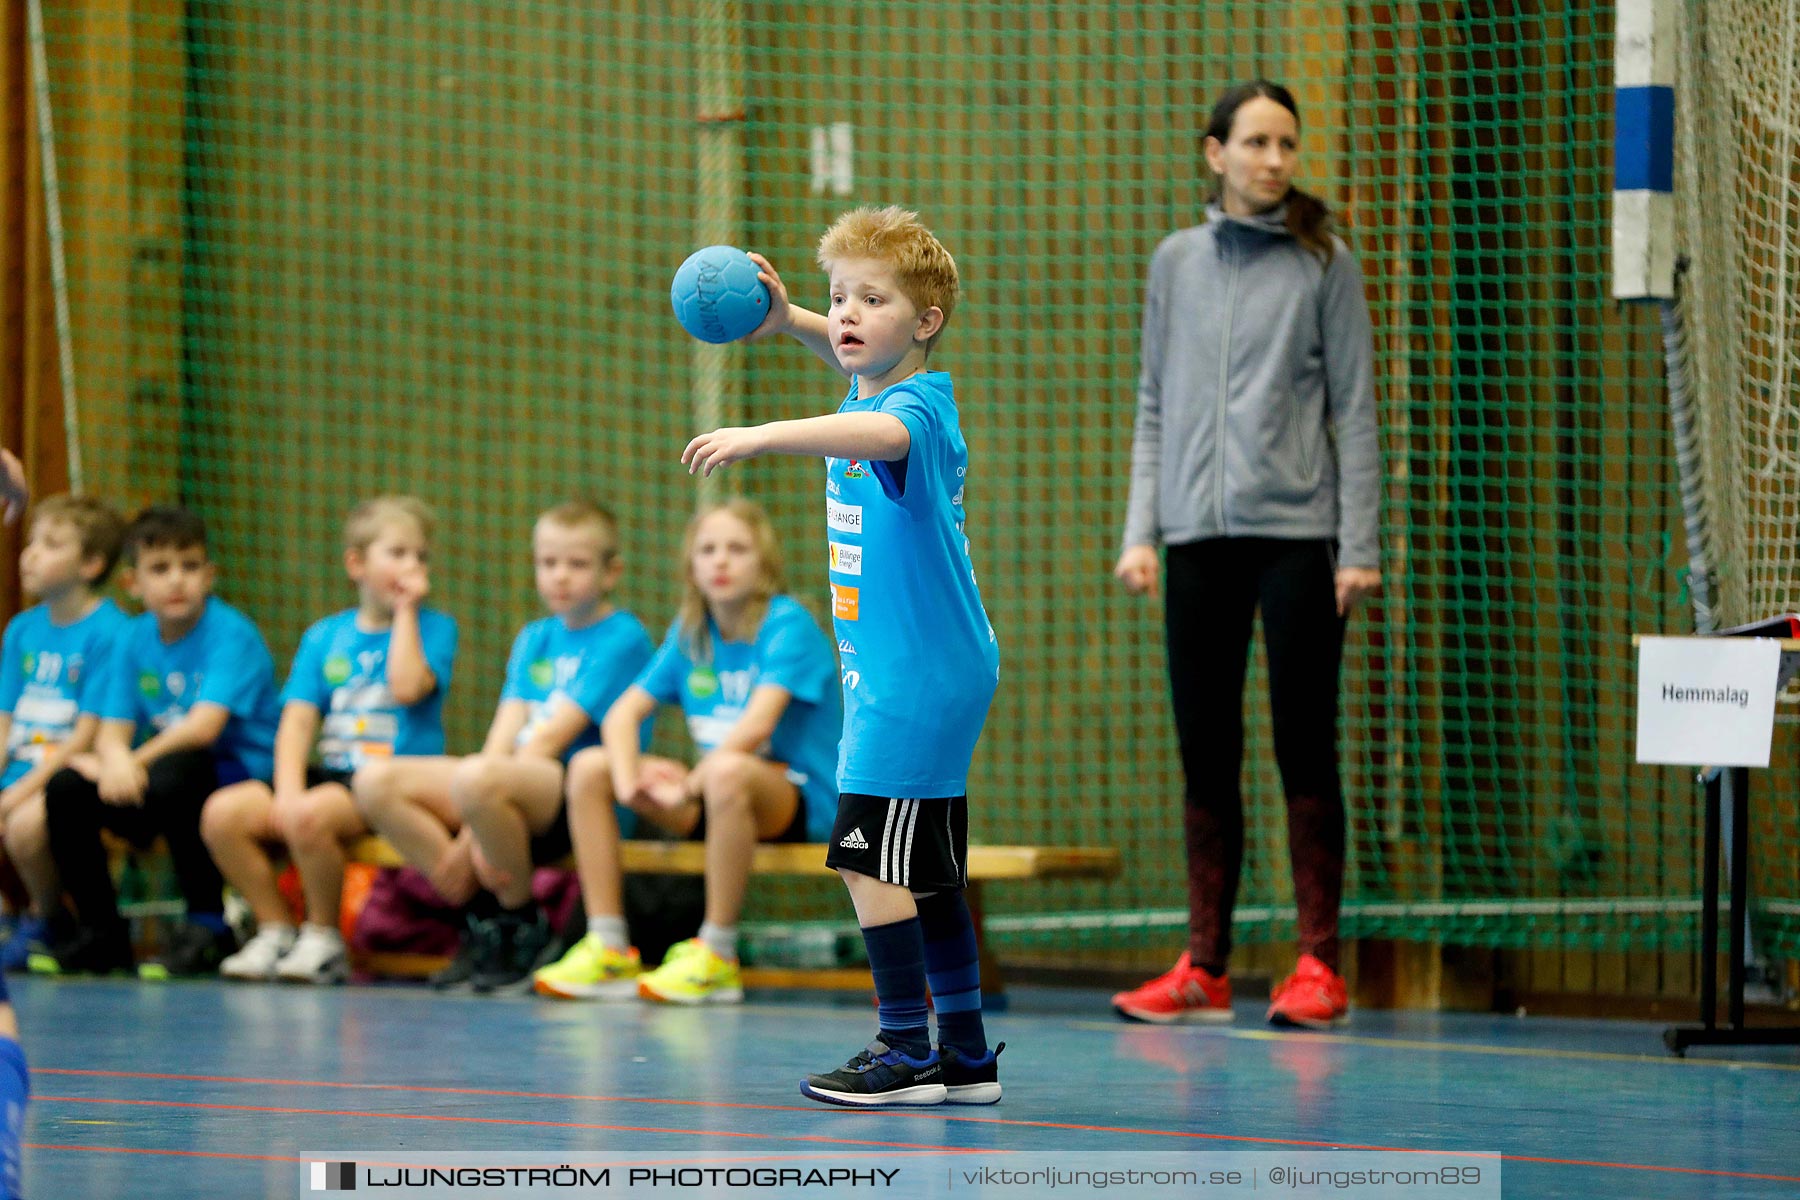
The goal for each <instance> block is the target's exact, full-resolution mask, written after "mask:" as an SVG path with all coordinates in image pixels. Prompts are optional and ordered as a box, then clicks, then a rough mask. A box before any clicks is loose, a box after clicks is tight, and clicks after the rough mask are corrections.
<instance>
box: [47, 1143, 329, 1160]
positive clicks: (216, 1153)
mask: <svg viewBox="0 0 1800 1200" xmlns="http://www.w3.org/2000/svg"><path fill="white" fill-rule="evenodd" d="M22 1145H24V1147H25V1149H27V1150H73V1151H75V1152H77V1153H80V1154H167V1155H173V1156H175V1157H178V1158H237V1159H243V1160H244V1161H245V1162H291V1163H301V1162H311V1161H312V1160H311V1159H306V1158H295V1157H294V1156H293V1155H291V1154H227V1153H225V1152H224V1151H222V1150H149V1149H145V1148H143V1147H141V1146H65V1145H63V1144H62V1143H60V1142H24V1143H22Z"/></svg>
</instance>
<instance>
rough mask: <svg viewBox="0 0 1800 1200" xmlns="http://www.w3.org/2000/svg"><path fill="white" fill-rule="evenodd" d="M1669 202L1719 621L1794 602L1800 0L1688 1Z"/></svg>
mask: <svg viewBox="0 0 1800 1200" xmlns="http://www.w3.org/2000/svg"><path fill="white" fill-rule="evenodd" d="M1676 113H1677V133H1676V137H1677V144H1676V171H1677V178H1676V188H1675V194H1676V205H1677V209H1678V212H1679V213H1680V216H1679V221H1680V224H1681V233H1682V241H1683V251H1684V252H1685V253H1686V254H1687V256H1688V258H1689V261H1690V268H1689V272H1688V275H1687V278H1686V280H1685V283H1684V307H1685V311H1686V317H1687V328H1688V337H1689V345H1690V348H1691V352H1692V363H1691V368H1692V371H1693V380H1694V389H1695V395H1696V400H1697V402H1698V406H1699V413H1700V427H1701V436H1702V439H1703V443H1704V449H1703V456H1704V463H1705V487H1706V493H1707V502H1708V510H1709V512H1708V516H1709V521H1710V525H1711V530H1712V546H1711V556H1712V560H1713V563H1714V565H1715V571H1716V573H1717V583H1716V591H1715V601H1714V602H1715V605H1716V607H1717V612H1718V617H1719V619H1720V623H1721V624H1725V625H1731V624H1737V623H1739V622H1743V621H1748V620H1752V619H1755V618H1760V617H1764V616H1769V615H1772V614H1775V613H1784V612H1795V611H1800V0H1686V4H1685V12H1684V21H1683V37H1682V46H1681V75H1680V86H1679V89H1678V93H1677V102H1676Z"/></svg>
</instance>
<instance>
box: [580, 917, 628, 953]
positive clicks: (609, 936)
mask: <svg viewBox="0 0 1800 1200" xmlns="http://www.w3.org/2000/svg"><path fill="white" fill-rule="evenodd" d="M588 933H589V934H591V935H592V936H594V937H597V938H599V939H600V944H601V945H602V946H605V947H606V948H607V949H608V950H617V951H619V952H620V953H623V952H625V951H626V950H629V949H630V948H631V939H630V937H629V935H627V934H626V932H625V918H624V917H589V918H588Z"/></svg>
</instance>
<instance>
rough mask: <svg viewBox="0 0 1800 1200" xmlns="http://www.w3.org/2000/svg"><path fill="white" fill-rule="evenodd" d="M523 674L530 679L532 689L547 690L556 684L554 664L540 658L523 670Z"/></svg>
mask: <svg viewBox="0 0 1800 1200" xmlns="http://www.w3.org/2000/svg"><path fill="white" fill-rule="evenodd" d="M525 674H526V675H527V676H528V677H529V678H530V679H531V686H532V687H535V688H545V689H548V688H549V687H550V685H552V684H554V683H555V682H556V664H555V663H553V662H551V661H550V660H549V659H547V658H540V659H538V660H537V661H536V662H534V663H532V664H531V665H530V666H528V667H526V668H525Z"/></svg>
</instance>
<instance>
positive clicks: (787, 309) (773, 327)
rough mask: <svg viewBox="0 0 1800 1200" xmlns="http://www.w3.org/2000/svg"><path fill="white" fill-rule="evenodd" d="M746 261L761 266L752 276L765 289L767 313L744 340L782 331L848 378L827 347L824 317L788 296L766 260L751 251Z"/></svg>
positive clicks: (829, 347) (828, 343)
mask: <svg viewBox="0 0 1800 1200" xmlns="http://www.w3.org/2000/svg"><path fill="white" fill-rule="evenodd" d="M750 261H751V262H753V263H755V264H756V265H757V266H759V267H761V268H762V270H761V271H760V272H758V273H757V276H756V277H757V278H758V279H760V280H762V282H763V286H764V287H766V288H768V289H769V315H768V316H766V317H764V318H763V323H762V324H761V325H758V326H757V327H756V331H755V332H754V333H752V334H751V335H750V336H749V337H748V338H747V339H746V340H747V341H752V342H756V341H761V340H762V339H763V338H766V337H774V336H775V335H776V334H778V333H785V334H787V335H788V336H789V337H791V338H793V339H794V340H795V341H797V342H799V343H800V344H801V345H802V346H805V347H806V348H807V349H808V350H811V351H812V352H813V353H814V354H816V355H818V356H819V357H820V358H821V359H823V360H824V362H825V365H826V366H828V367H830V368H831V369H832V370H834V371H836V372H837V373H838V374H839V375H842V376H843V377H844V378H845V379H848V378H850V375H851V372H849V371H846V370H844V365H843V364H842V363H840V362H838V356H837V351H836V350H833V349H832V348H831V327H830V325H829V323H827V321H826V320H825V318H824V316H822V315H821V314H819V313H816V312H813V311H812V310H811V309H810V308H802V307H800V306H799V305H798V304H795V303H794V302H793V301H791V300H789V299H788V290H787V284H785V283H783V282H781V276H780V275H779V274H777V273H776V270H775V268H774V267H772V266H770V265H769V260H768V259H766V258H764V257H763V256H762V255H760V254H752V255H751V256H750Z"/></svg>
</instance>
